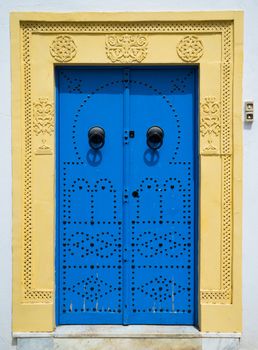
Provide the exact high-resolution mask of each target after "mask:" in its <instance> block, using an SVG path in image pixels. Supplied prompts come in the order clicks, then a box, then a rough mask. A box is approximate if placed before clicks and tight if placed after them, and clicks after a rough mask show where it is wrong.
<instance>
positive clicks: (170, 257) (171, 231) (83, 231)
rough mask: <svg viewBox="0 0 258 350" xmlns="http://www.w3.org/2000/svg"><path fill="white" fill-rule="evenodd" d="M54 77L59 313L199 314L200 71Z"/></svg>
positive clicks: (80, 71) (188, 318) (104, 320)
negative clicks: (150, 142) (93, 144)
mask: <svg viewBox="0 0 258 350" xmlns="http://www.w3.org/2000/svg"><path fill="white" fill-rule="evenodd" d="M57 82H58V104H57V105H58V106H59V107H58V110H57V115H58V118H57V124H58V130H59V132H58V136H57V148H58V159H57V167H58V172H59V173H58V180H57V195H58V198H57V230H58V232H57V316H58V323H59V324H193V323H194V322H195V280H196V277H195V249H194V246H195V230H196V223H195V217H196V207H197V206H196V199H195V177H196V176H195V173H196V170H195V169H196V164H195V163H196V162H195V159H194V157H195V152H196V149H197V148H196V141H195V122H194V118H196V115H195V98H196V96H195V87H196V70H195V69H194V68H191V67H187V68H169V69H168V68H167V69H157V68H152V69H150V68H142V69H137V68H134V69H132V68H126V69H122V68H113V69H111V68H110V69H108V68H103V69H96V68H95V69H94V68H65V67H64V68H59V69H58V70H57ZM152 125H158V126H160V127H161V128H162V129H163V130H164V135H165V136H164V144H163V146H162V147H161V148H160V149H159V150H157V151H152V150H150V149H149V148H148V146H147V145H146V131H147V129H148V128H149V127H150V126H152ZM92 126H100V127H102V128H103V129H104V130H105V135H106V141H105V145H104V147H103V148H102V149H101V150H97V151H96V150H93V149H91V148H90V146H89V144H88V140H87V132H88V130H89V128H90V127H92ZM129 131H130V132H129ZM129 135H131V136H130V137H129Z"/></svg>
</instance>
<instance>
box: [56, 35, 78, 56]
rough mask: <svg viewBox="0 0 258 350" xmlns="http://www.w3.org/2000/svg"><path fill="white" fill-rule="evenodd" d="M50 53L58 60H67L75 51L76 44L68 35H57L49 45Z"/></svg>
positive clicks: (74, 54)
mask: <svg viewBox="0 0 258 350" xmlns="http://www.w3.org/2000/svg"><path fill="white" fill-rule="evenodd" d="M49 49H50V54H51V56H52V57H53V58H54V59H55V60H56V61H58V62H69V61H71V60H72V59H73V58H74V57H75V56H76V53H77V50H76V45H75V43H74V41H73V39H72V38H71V37H70V36H69V35H59V36H57V37H56V38H55V40H53V42H52V44H51V45H50V48H49Z"/></svg>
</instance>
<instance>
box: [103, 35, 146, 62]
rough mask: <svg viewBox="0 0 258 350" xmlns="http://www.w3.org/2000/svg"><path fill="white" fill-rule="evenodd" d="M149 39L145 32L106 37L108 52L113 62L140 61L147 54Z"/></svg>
mask: <svg viewBox="0 0 258 350" xmlns="http://www.w3.org/2000/svg"><path fill="white" fill-rule="evenodd" d="M147 51H148V40H147V36H146V35H143V34H112V35H107V37H106V54H107V57H108V58H109V59H110V60H111V61H112V62H119V63H139V62H142V61H143V60H144V59H145V57H146V56H147Z"/></svg>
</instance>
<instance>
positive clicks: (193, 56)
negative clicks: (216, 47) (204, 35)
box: [177, 35, 203, 62]
mask: <svg viewBox="0 0 258 350" xmlns="http://www.w3.org/2000/svg"><path fill="white" fill-rule="evenodd" d="M177 54H178V56H179V57H180V58H181V59H182V60H183V61H185V62H196V61H198V60H199V59H200V58H201V57H202V55H203V43H202V41H201V40H200V39H199V38H198V37H197V36H194V35H188V36H185V37H184V38H183V39H182V40H180V41H179V43H178V45H177Z"/></svg>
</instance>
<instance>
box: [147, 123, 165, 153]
mask: <svg viewBox="0 0 258 350" xmlns="http://www.w3.org/2000/svg"><path fill="white" fill-rule="evenodd" d="M146 137H147V145H148V146H149V147H150V148H151V149H153V150H156V149H159V148H160V147H161V146H162V145H163V139H164V131H163V130H162V129H161V128H160V127H159V126H152V127H150V128H149V129H148V130H147V133H146Z"/></svg>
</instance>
